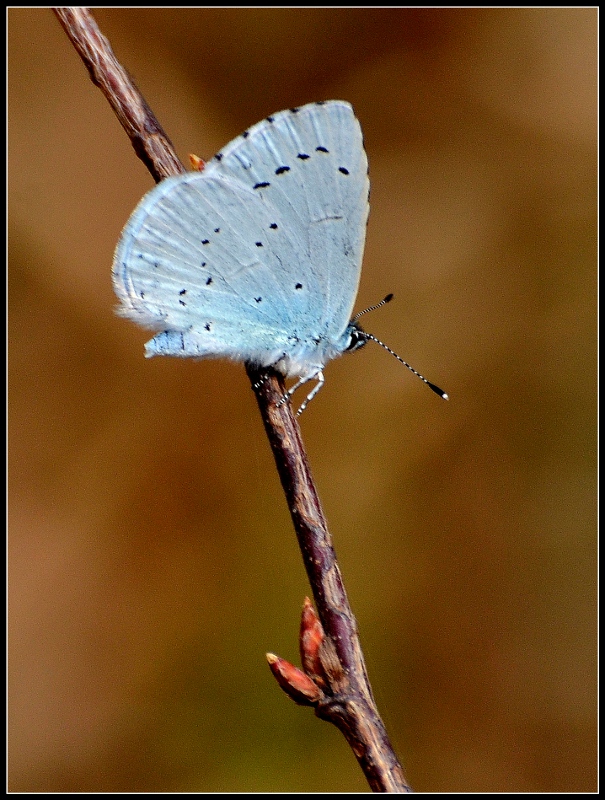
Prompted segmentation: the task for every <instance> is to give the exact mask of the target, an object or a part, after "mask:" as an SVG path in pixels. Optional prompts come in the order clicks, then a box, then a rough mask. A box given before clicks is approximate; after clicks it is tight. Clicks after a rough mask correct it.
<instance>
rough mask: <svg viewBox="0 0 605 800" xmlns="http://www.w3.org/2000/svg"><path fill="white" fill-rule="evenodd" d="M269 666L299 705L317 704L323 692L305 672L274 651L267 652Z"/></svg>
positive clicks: (285, 690)
mask: <svg viewBox="0 0 605 800" xmlns="http://www.w3.org/2000/svg"><path fill="white" fill-rule="evenodd" d="M267 661H268V662H269V668H270V670H271V672H272V673H273V675H274V676H275V678H276V680H277V682H278V683H279V685H280V686H281V688H282V689H283V690H284V692H285V693H286V694H287V695H288V696H289V697H291V698H292V700H294V702H295V703H298V705H299V706H315V705H317V703H319V701H320V700H321V697H322V693H321V692H320V690H319V689H318V688H317V686H316V685H315V684H314V683H313V681H312V680H311V678H309V677H308V676H307V675H305V673H304V672H303V671H302V670H300V669H298V667H295V666H294V664H290V662H289V661H286V660H285V659H283V658H280V657H279V656H276V655H275V654H274V653H267Z"/></svg>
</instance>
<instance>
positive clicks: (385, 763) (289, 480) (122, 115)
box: [54, 7, 411, 792]
mask: <svg viewBox="0 0 605 800" xmlns="http://www.w3.org/2000/svg"><path fill="white" fill-rule="evenodd" d="M54 12H55V14H56V15H57V17H58V18H59V21H60V22H61V25H62V26H63V28H64V30H65V32H66V34H67V36H68V37H69V39H70V40H71V42H72V44H73V45H74V47H75V48H76V50H77V51H78V53H79V54H80V57H81V58H82V60H83V61H84V64H85V65H86V67H87V68H88V71H89V73H90V76H91V78H92V81H93V82H94V83H95V84H96V85H97V86H98V87H99V88H100V89H101V91H102V92H103V94H104V95H105V96H106V97H107V99H108V101H109V103H110V105H111V107H112V108H113V109H114V111H115V113H116V115H117V117H118V119H119V120H120V122H121V124H122V126H123V127H124V129H125V131H126V132H127V134H128V136H129V137H130V139H131V141H132V143H133V146H134V149H135V151H136V153H137V155H138V156H139V158H141V160H142V161H143V162H144V163H145V165H146V166H147V168H148V169H149V171H150V172H151V174H152V175H153V177H154V178H155V180H156V181H159V180H161V179H162V178H164V177H167V176H168V175H176V174H180V173H182V172H184V171H185V169H184V167H183V165H182V164H181V162H180V161H179V159H178V157H177V156H176V153H175V152H174V148H173V146H172V144H171V142H170V140H169V139H168V137H167V136H166V134H165V133H164V131H163V129H162V127H161V125H160V124H159V122H158V121H157V119H156V118H155V116H154V114H153V113H152V111H151V110H150V108H149V107H148V105H147V103H146V102H145V100H144V98H143V97H142V95H141V93H140V92H139V90H138V89H137V88H136V86H135V85H134V83H133V82H132V80H131V78H130V77H129V75H128V73H127V72H126V71H125V70H124V68H123V67H122V66H121V65H120V64H119V62H118V61H117V59H116V57H115V55H114V54H113V52H112V50H111V47H110V45H109V42H108V41H107V39H106V38H105V37H104V36H103V35H102V34H101V32H100V31H99V28H98V27H97V24H96V22H95V20H94V18H93V17H92V15H91V13H90V11H89V10H88V9H87V8H75V7H70V8H55V9H54ZM246 370H247V372H248V377H249V378H250V381H251V383H252V386H253V388H254V390H255V392H256V398H257V401H258V406H259V408H260V412H261V416H262V418H263V422H264V425H265V430H266V432H267V436H268V438H269V442H270V444H271V448H272V450H273V455H274V457H275V462H276V464H277V469H278V472H279V475H280V478H281V482H282V486H283V488H284V492H285V494H286V499H287V502H288V507H289V509H290V514H291V515H292V520H293V522H294V527H295V529H296V534H297V537H298V543H299V546H300V549H301V552H302V556H303V561H304V564H305V569H306V570H307V574H308V576H309V581H310V583H311V588H312V590H313V596H314V598H315V603H316V605H317V610H318V614H319V620H321V622H319V620H318V619H317V617H316V616H315V612H314V611H313V609H312V607H311V605H310V602H309V601H306V603H305V607H304V611H303V624H302V628H301V653H302V659H303V668H304V672H303V671H301V670H298V669H297V668H296V667H293V666H292V665H289V664H288V663H287V662H284V661H283V659H279V658H278V657H277V656H273V655H269V656H268V659H269V663H270V666H271V669H272V671H273V673H274V675H275V676H276V677H277V679H278V681H279V683H280V685H281V686H282V688H284V690H285V691H286V692H287V693H288V694H289V695H290V696H291V697H293V698H294V699H295V700H296V701H297V702H299V703H304V704H307V705H312V706H314V707H315V713H316V714H317V716H319V717H321V718H322V719H326V720H329V721H330V722H332V723H334V724H335V725H336V726H337V727H338V728H339V729H340V730H341V731H342V732H343V734H344V736H345V737H346V739H347V741H348V743H349V745H350V746H351V748H352V750H353V752H354V753H355V756H356V757H357V759H358V761H359V763H360V765H361V768H362V770H363V771H364V774H365V776H366V778H367V780H368V783H369V784H370V787H371V788H372V790H373V791H376V792H409V791H411V789H410V787H409V785H408V784H407V781H406V779H405V776H404V774H403V770H402V768H401V765H400V764H399V762H398V760H397V757H396V755H395V753H394V751H393V748H392V746H391V744H390V742H389V739H388V736H387V733H386V730H385V727H384V724H383V722H382V720H381V718H380V715H379V714H378V710H377V708H376V704H375V702H374V698H373V696H372V690H371V687H370V683H369V680H368V676H367V672H366V667H365V663H364V659H363V653H362V651H361V645H360V642H359V636H358V632H357V622H356V620H355V617H354V616H353V612H352V611H351V607H350V605H349V601H348V598H347V594H346V591H345V588H344V585H343V582H342V576H341V573H340V569H339V567H338V563H337V560H336V554H335V552H334V548H333V546H332V537H331V536H330V533H329V531H328V527H327V524H326V520H325V517H324V514H323V511H322V508H321V504H320V502H319V498H318V495H317V491H316V489H315V485H314V483H313V479H312V477H311V472H310V469H309V464H308V461H307V457H306V454H305V450H304V447H303V443H302V439H301V434H300V428H299V426H298V424H297V422H296V420H295V418H294V416H293V415H292V411H291V407H290V404H289V403H282V404H280V405H278V401H279V400H280V399H281V398H282V397H283V394H284V384H283V379H282V378H281V376H279V375H277V374H276V373H274V372H269V373H268V374H266V373H265V372H261V371H259V370H258V369H256V368H254V367H252V366H251V365H248V366H247V367H246Z"/></svg>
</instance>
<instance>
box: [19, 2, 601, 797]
mask: <svg viewBox="0 0 605 800" xmlns="http://www.w3.org/2000/svg"><path fill="white" fill-rule="evenodd" d="M94 13H95V16H96V18H97V20H98V22H99V24H100V26H101V28H102V31H103V32H104V34H105V35H106V36H107V37H108V38H109V40H110V42H111V44H112V45H113V47H114V50H115V52H116V54H117V56H118V57H119V58H120V59H121V61H122V63H123V64H124V66H125V67H126V68H127V69H128V70H129V72H130V73H131V74H132V76H133V77H134V79H135V81H136V83H137V84H138V86H139V88H140V89H141V90H142V92H143V93H144V95H145V97H146V98H147V100H148V102H149V104H150V106H151V107H152V108H153V109H154V111H155V113H156V114H157V116H158V118H159V119H160V121H161V123H162V124H163V125H164V127H165V128H166V130H167V132H168V134H169V136H170V137H171V139H172V140H173V142H174V144H175V145H176V147H177V150H178V152H179V154H180V156H181V157H182V158H183V159H185V160H186V159H187V154H188V153H189V152H193V153H197V154H198V155H200V156H202V157H205V158H208V157H210V156H211V155H212V154H213V153H214V152H216V151H217V150H218V149H219V148H220V147H221V146H222V145H224V144H225V143H226V142H228V141H229V140H230V139H232V138H234V137H235V136H237V135H238V134H239V133H240V132H241V131H242V130H243V129H244V128H246V127H248V126H249V125H251V124H253V123H255V122H257V121H258V120H259V119H261V118H263V117H264V116H266V115H267V114H269V113H271V112H274V111H277V110H280V109H282V108H287V107H290V106H294V105H299V104H303V103H307V102H310V101H314V100H322V99H332V98H338V99H346V100H349V101H350V102H351V103H353V105H354V107H355V110H356V113H357V115H358V117H359V119H360V121H361V125H362V127H363V131H364V135H365V143H366V149H367V153H368V158H369V162H370V176H371V180H372V198H371V201H372V210H371V214H370V221H369V227H368V237H367V245H366V255H365V261H364V269H363V275H362V281H361V287H360V292H359V298H358V302H357V306H356V308H357V310H359V309H361V308H364V307H366V306H368V305H371V304H372V303H375V302H377V301H378V300H380V299H381V298H382V297H383V296H384V295H385V294H387V293H388V292H393V293H394V295H395V302H394V303H392V304H391V305H389V306H388V307H387V308H385V309H382V310H380V311H377V312H375V313H373V314H372V315H371V319H370V318H369V317H368V318H367V319H366V321H365V323H364V324H365V325H366V327H367V328H368V329H369V330H370V331H371V332H372V333H374V334H375V335H376V336H379V337H380V338H382V339H383V340H384V341H386V342H387V343H388V344H389V345H390V346H391V347H392V348H394V349H395V350H396V351H397V352H399V353H400V354H401V356H402V357H404V358H405V359H407V360H408V361H410V363H411V364H412V365H414V366H415V367H416V369H418V370H419V371H420V372H422V373H423V374H424V375H426V376H427V377H428V378H429V379H430V380H432V381H434V382H436V383H437V384H439V385H440V386H442V387H443V388H444V389H445V390H446V391H447V392H449V394H450V398H451V399H450V402H449V403H443V402H442V401H441V400H439V399H438V398H437V397H436V396H435V395H433V394H432V393H431V392H429V391H428V390H427V389H426V387H425V386H423V385H422V383H420V381H418V380H417V379H416V378H414V377H413V376H412V375H410V374H409V373H408V372H407V370H405V369H404V368H403V367H402V366H401V365H399V364H397V362H396V361H395V360H394V359H392V358H391V357H390V356H388V354H386V353H385V352H383V351H381V350H380V348H378V347H372V346H368V347H367V348H365V349H364V350H363V351H361V352H359V353H356V354H354V355H352V354H351V355H347V356H346V357H344V358H342V359H340V360H339V361H336V362H333V363H332V364H330V365H329V366H328V368H327V370H326V386H325V388H324V389H323V391H322V392H321V394H320V396H319V397H318V398H317V399H316V400H315V401H314V402H313V403H312V404H311V406H310V407H309V409H308V411H307V412H306V413H305V414H304V415H303V417H302V430H303V434H304V437H305V440H306V443H307V447H308V451H309V457H310V460H311V464H312V468H313V472H314V474H315V477H316V480H317V483H318V486H319V490H320V493H321V497H322V501H323V503H324V508H325V511H326V514H327V517H328V520H329V521H330V525H331V529H332V533H333V535H334V538H335V544H336V549H337V552H338V555H339V558H340V561H341V568H342V571H343V573H344V577H345V581H346V585H347V588H348V591H349V594H350V597H351V602H352V605H353V609H354V611H355V613H356V615H357V618H358V622H359V627H360V631H361V636H362V643H363V647H364V651H365V654H366V658H367V663H368V668H369V672H370V677H371V680H372V684H373V687H374V691H375V694H376V697H377V701H378V705H379V708H380V710H381V712H382V714H383V717H384V720H385V722H386V725H387V728H388V730H389V732H390V735H391V737H392V740H393V743H394V745H395V747H396V749H397V752H398V753H399V755H400V757H401V760H402V762H403V764H404V766H405V768H406V771H407V774H408V777H409V779H410V781H411V783H412V785H413V786H414V787H415V789H416V790H418V791H441V792H443V791H518V792H527V791H541V792H546V791H568V792H571V791H593V790H595V788H596V712H595V708H596V272H597V269H596V182H597V181H596V141H597V130H596V97H597V90H596V74H597V73H596V69H597V67H596V56H597V43H596V33H597V11H596V10H595V9H561V10H560V9H536V10H524V9H512V10H511V9H477V10H472V9H471V10H464V9H453V10H447V9H436V10H426V9H425V10H422V9H420V10H418V9H402V10H390V9H376V10H371V9H368V10H356V9H344V10H339V9H308V10H305V9H289V10H288V9H286V10H280V9H264V10H263V9H260V10H254V9H245V10H237V9H236V10H229V9H200V10H188V9H185V10H182V9H181V10H179V9H175V10H172V9H168V10H160V9H158V10H144V9H140V10H138V9H137V10H123V9H100V10H97V11H95V12H94ZM8 34H9V38H8V45H9V84H8V85H9V107H8V110H9V128H8V130H9V256H10V262H9V267H10V273H9V291H10V295H9V381H10V383H9V502H10V506H9V511H10V517H9V520H10V537H9V557H10V562H9V567H10V571H9V624H10V628H9V702H10V705H9V728H8V734H9V781H10V783H9V786H10V788H11V789H12V790H16V791H23V792H27V791H101V792H110V791H117V792H119V791H257V792H262V791H266V792H283V791H304V792H310V791H343V792H351V791H367V790H368V787H367V784H366V782H365V780H364V778H363V775H362V773H361V771H360V769H359V767H358V765H357V762H356V760H355V758H354V757H353V755H352V753H351V752H350V751H349V749H348V747H347V745H346V743H345V741H344V739H343V738H342V736H341V735H340V733H339V732H338V731H337V730H336V729H334V728H332V727H331V726H330V725H328V724H326V723H324V722H321V721H319V720H317V719H316V718H315V717H314V715H313V713H312V712H311V711H310V710H309V709H300V708H297V707H296V706H295V705H294V703H292V702H291V701H290V700H289V699H288V698H287V697H286V696H285V695H284V694H283V693H282V692H281V691H280V689H279V688H278V687H277V685H276V684H275V682H274V681H273V679H272V678H271V676H270V673H269V669H268V667H267V665H266V663H265V658H264V654H265V652H266V651H268V650H272V651H274V652H276V653H278V654H280V655H281V656H283V657H285V658H288V659H290V660H292V661H295V662H298V655H297V651H298V644H297V631H298V625H299V613H300V608H301V604H302V601H303V598H304V596H305V594H307V593H308V591H309V589H308V584H307V581H306V576H305V574H304V571H303V567H302V562H301V558H300V556H299V554H298V551H297V545H296V540H295V536H294V533H293V530H292V525H291V522H290V519H289V516H288V512H287V508H286V504H285V501H284V498H283V495H282V493H281V489H280V485H279V482H278V478H277V475H276V471H275V468H274V464H273V461H272V457H271V453H270V450H269V446H268V443H267V441H266V439H265V436H264V432H263V429H262V425H261V421H260V417H259V414H258V411H257V408H256V403H255V400H254V396H253V394H252V392H251V390H250V386H249V383H248V381H247V378H246V375H245V373H244V369H243V367H242V366H241V365H237V364H231V363H223V362H201V363H194V362H191V363H187V362H183V361H178V360H170V359H154V360H151V361H148V360H145V358H144V357H143V343H144V342H145V341H146V339H148V338H149V335H148V333H147V332H146V331H143V330H141V329H138V328H137V327H136V326H134V325H132V324H131V323H129V322H127V321H124V320H121V319H119V318H118V317H116V316H115V315H114V313H113V312H114V307H115V305H116V298H115V297H114V295H113V292H112V287H111V274H110V273H111V261H112V255H113V249H114V247H115V244H116V241H117V238H118V236H119V233H120V230H121V228H122V226H123V225H124V224H125V222H126V220H127V219H128V216H129V214H130V212H131V211H132V210H133V208H134V206H135V205H136V203H137V202H138V201H139V199H140V198H141V197H142V195H143V194H144V193H145V192H146V191H147V190H148V189H150V188H151V187H152V185H153V182H152V180H151V178H150V176H149V174H148V173H147V172H146V170H145V168H144V166H143V165H142V163H141V162H140V161H139V160H138V159H137V158H136V157H135V155H134V152H133V150H132V148H131V146H130V143H129V141H128V139H127V137H126V135H125V134H124V133H123V131H122V130H121V128H120V126H119V124H118V122H117V120H116V118H115V117H114V115H113V113H112V112H111V110H110V108H109V106H108V104H107V102H106V101H105V99H104V97H103V96H102V95H101V93H100V92H99V91H98V89H96V88H95V87H94V86H93V84H92V83H91V81H90V80H89V77H88V74H87V72H86V70H85V68H84V66H83V65H82V63H81V61H80V59H79V57H78V56H77V55H76V53H75V51H74V50H73V48H72V46H71V45H70V44H69V42H68V40H67V38H66V36H65V34H64V33H63V31H62V29H61V28H60V26H59V24H58V22H57V20H56V19H55V18H54V16H53V14H52V13H51V12H50V11H49V10H45V9H31V10H30V9H11V10H9V12H8ZM326 268H329V267H328V265H326Z"/></svg>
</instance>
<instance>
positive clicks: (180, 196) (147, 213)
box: [113, 100, 447, 414]
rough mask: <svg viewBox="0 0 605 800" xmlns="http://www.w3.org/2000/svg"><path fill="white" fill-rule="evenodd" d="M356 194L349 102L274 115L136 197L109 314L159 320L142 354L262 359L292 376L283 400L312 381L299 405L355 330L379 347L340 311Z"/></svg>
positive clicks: (358, 145) (356, 237) (356, 271)
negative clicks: (195, 167)
mask: <svg viewBox="0 0 605 800" xmlns="http://www.w3.org/2000/svg"><path fill="white" fill-rule="evenodd" d="M368 194H369V179H368V164H367V158H366V154H365V151H364V148H363V139H362V134H361V128H360V125H359V122H358V121H357V119H356V118H355V115H354V113H353V109H352V107H351V106H350V104H349V103H346V102H344V101H341V100H330V101H327V102H323V103H311V104H309V105H306V106H302V107H300V108H292V109H289V110H286V111H281V112H279V113H277V114H273V115H272V116H270V117H267V118H266V119H264V120H262V121H261V122H259V123H258V124H256V125H254V126H253V127H252V128H250V129H249V130H247V131H245V132H244V133H243V134H242V135H241V136H239V137H238V138H237V139H234V140H233V141H232V142H230V143H229V144H228V145H227V146H226V147H225V148H224V149H223V150H222V151H221V152H220V153H218V154H217V155H216V156H214V158H213V159H212V160H211V161H210V162H208V163H207V164H205V166H204V167H203V170H202V171H195V172H188V173H186V174H184V175H178V176H175V177H170V178H166V179H165V180H163V181H162V182H161V183H159V184H158V185H157V186H156V187H155V188H154V189H152V190H151V191H150V192H148V193H147V194H146V195H145V197H143V199H142V200H141V202H140V203H139V205H138V206H137V208H136V209H135V211H134V212H133V214H132V216H131V217H130V219H129V221H128V223H127V224H126V226H125V228H124V230H123V231H122V235H121V237H120V240H119V242H118V246H117V249H116V253H115V256H114V263H113V284H114V289H115V292H116V294H117V295H118V297H119V299H120V301H121V307H120V308H119V310H118V313H119V314H121V315H122V316H125V317H128V318H129V319H131V320H133V321H134V322H137V323H138V324H140V325H143V326H145V327H148V328H152V329H154V330H156V331H159V332H158V333H157V335H156V336H154V337H153V339H151V340H150V341H149V342H147V344H146V345H145V351H146V355H147V356H148V357H150V356H156V355H166V356H180V357H190V358H229V359H233V360H235V361H243V362H249V363H252V364H254V365H255V366H257V367H259V368H263V367H272V368H273V369H275V370H276V371H278V372H280V373H281V374H282V375H284V377H296V378H298V382H297V383H296V384H295V385H294V386H293V387H292V388H291V389H290V390H289V391H288V392H287V394H286V396H285V397H284V400H285V399H287V398H289V397H290V396H291V395H292V394H293V392H294V391H295V390H296V389H297V388H298V387H299V386H301V385H302V384H304V383H306V382H307V381H311V380H315V381H316V385H315V387H314V388H313V390H312V391H311V392H310V393H309V395H308V396H307V398H306V400H305V401H304V402H303V404H302V405H301V407H300V409H299V411H298V413H299V414H300V413H301V411H303V410H304V408H305V407H306V405H307V403H308V402H309V401H310V400H311V399H312V398H313V397H314V396H315V394H316V393H317V392H318V390H319V389H320V388H321V386H322V385H323V382H324V376H323V368H324V366H325V364H326V363H327V362H328V361H330V360H331V359H332V358H335V357H336V356H339V355H341V354H342V353H344V352H345V351H347V350H356V349H357V348H359V347H361V346H363V345H364V344H365V343H366V342H367V341H368V340H374V341H377V342H378V343H379V344H381V345H382V346H383V347H386V346H385V345H383V344H382V342H379V341H378V340H377V339H375V337H373V336H372V335H371V334H368V333H366V332H365V331H363V330H362V328H361V327H360V326H359V324H358V323H357V319H358V318H359V316H361V314H358V315H357V316H355V317H353V318H351V314H352V311H353V304H354V302H355V298H356V295H357V287H358V285H359V277H360V273H361V261H362V256H363V248H364V242H365V232H366V221H367V217H368V211H369V205H368ZM390 299H391V296H390V295H389V296H388V297H387V298H385V300H384V301H383V302H382V303H379V304H378V305H379V306H380V305H382V304H383V303H384V302H388V300H390ZM373 308H376V306H374V307H373ZM367 310H370V309H367ZM361 313H365V312H361ZM386 349H389V348H386ZM390 352H392V351H390ZM393 355H396V354H394V353H393ZM396 357H397V358H399V356H396ZM399 360H400V361H403V359H399ZM403 363H406V362H403ZM406 366H408V367H409V365H408V364H406ZM409 368H410V369H412V368H411V367H409ZM413 371H414V372H415V370H413ZM416 374H418V373H416ZM420 377H421V378H422V376H420ZM422 380H424V381H425V383H427V384H428V385H429V386H431V388H432V389H434V390H435V391H436V392H437V393H438V394H440V395H441V396H445V397H447V395H445V393H444V392H442V391H441V390H440V389H438V388H437V387H435V386H433V384H430V383H429V382H428V381H426V379H425V378H422Z"/></svg>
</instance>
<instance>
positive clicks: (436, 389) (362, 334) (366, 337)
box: [351, 294, 449, 400]
mask: <svg viewBox="0 0 605 800" xmlns="http://www.w3.org/2000/svg"><path fill="white" fill-rule="evenodd" d="M392 299H393V295H392V294H387V296H386V297H385V298H384V300H381V301H380V303H376V305H375V306H370V307H369V308H365V309H364V310H363V311H360V312H359V314H355V316H354V317H353V319H352V320H351V324H352V325H355V323H356V322H357V320H358V319H359V317H361V316H363V315H364V314H367V313H368V311H376V309H377V308H381V307H382V306H384V305H386V304H387V303H390V302H391V300H392ZM355 330H356V335H357V336H358V337H359V339H363V340H365V341H366V342H368V341H372V342H376V344H379V345H380V346H381V347H384V349H385V350H386V351H387V353H390V354H391V355H392V356H395V358H396V359H397V361H401V363H402V364H403V365H404V367H407V368H408V369H409V370H410V372H413V373H414V375H416V376H417V377H418V378H420V380H421V381H423V382H424V383H426V385H427V386H428V387H429V389H432V390H433V391H434V392H435V394H438V395H439V397H442V398H443V399H444V400H449V397H448V395H447V393H446V392H444V391H443V389H440V388H439V387H438V386H435V384H434V383H431V382H430V381H427V379H426V378H425V377H424V375H421V374H420V373H419V372H417V371H416V370H415V369H414V367H412V366H410V365H409V364H408V362H407V361H404V360H403V358H401V356H398V355H397V353H396V352H395V351H394V350H391V348H390V347H388V346H387V345H386V344H385V343H384V342H381V341H380V339H377V338H376V337H375V336H372V334H371V333H367V332H366V331H364V330H362V329H361V328H359V327H357V326H356V325H355Z"/></svg>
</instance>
